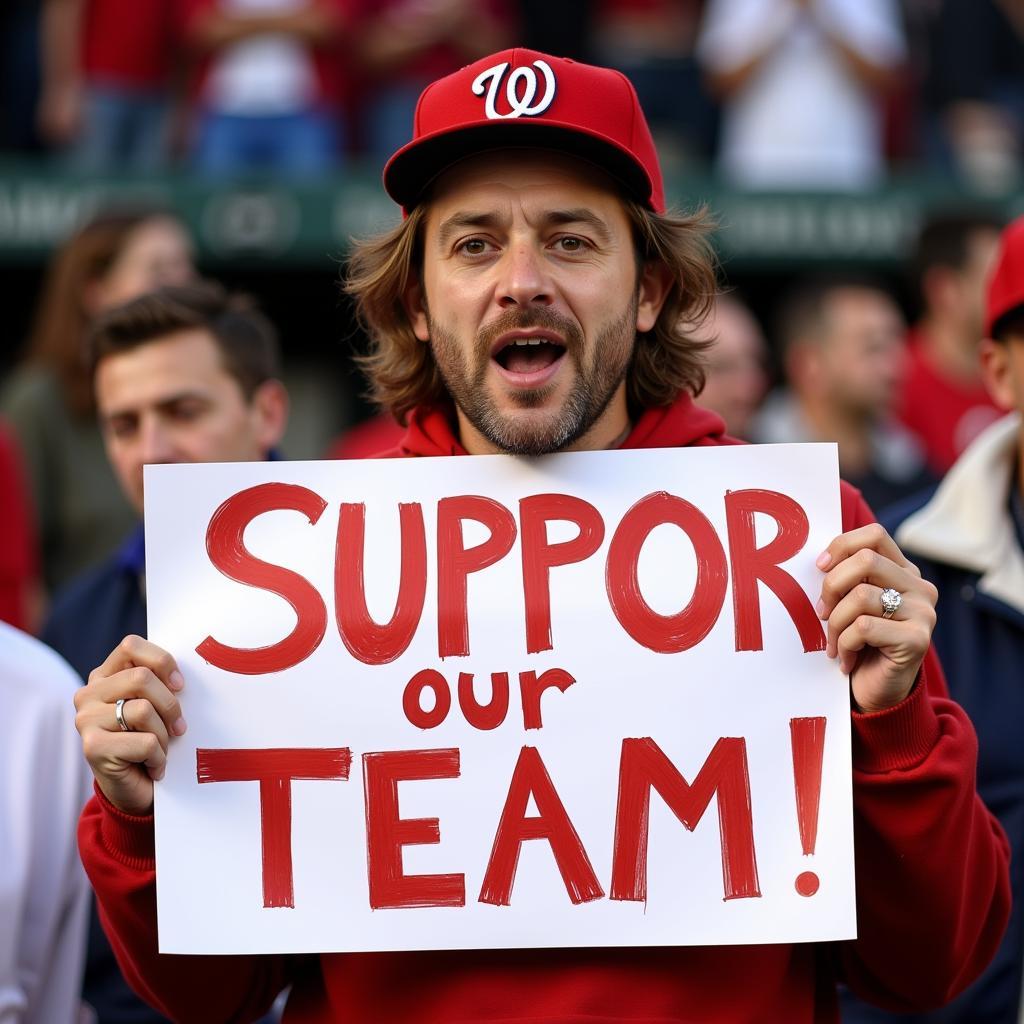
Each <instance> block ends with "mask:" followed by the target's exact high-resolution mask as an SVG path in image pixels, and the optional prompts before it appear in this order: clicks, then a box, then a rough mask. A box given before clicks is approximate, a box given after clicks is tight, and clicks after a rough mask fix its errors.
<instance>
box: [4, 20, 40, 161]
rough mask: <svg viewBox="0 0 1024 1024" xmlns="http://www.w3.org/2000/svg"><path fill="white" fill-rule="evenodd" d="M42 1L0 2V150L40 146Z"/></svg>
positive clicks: (36, 149) (25, 150)
mask: <svg viewBox="0 0 1024 1024" xmlns="http://www.w3.org/2000/svg"><path fill="white" fill-rule="evenodd" d="M41 8H42V0H6V2H5V3H3V4H2V5H0V151H2V152H4V153H11V152H14V153H22V154H24V153H37V152H39V150H40V148H41V140H40V138H39V126H38V123H37V121H38V118H37V117H36V107H37V106H38V102H39V86H40V73H41V69H40V62H39V15H40V10H41Z"/></svg>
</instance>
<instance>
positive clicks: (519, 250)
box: [498, 240, 553, 309]
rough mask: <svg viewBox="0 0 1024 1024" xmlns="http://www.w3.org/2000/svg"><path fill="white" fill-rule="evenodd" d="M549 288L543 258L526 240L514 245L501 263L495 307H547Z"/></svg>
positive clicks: (549, 296)
mask: <svg viewBox="0 0 1024 1024" xmlns="http://www.w3.org/2000/svg"><path fill="white" fill-rule="evenodd" d="M552 301H553V289H552V283H551V280H550V277H549V275H548V269H547V267H546V265H545V262H544V256H543V254H542V253H540V252H538V250H537V247H536V246H535V245H533V244H531V243H530V242H528V241H526V240H522V241H517V242H514V243H513V244H512V245H511V246H510V247H509V248H508V250H507V251H506V253H505V256H504V258H503V259H502V261H501V277H500V280H499V282H498V305H499V306H501V308H502V309H511V308H514V307H516V306H534V305H536V306H550V305H551V303H552Z"/></svg>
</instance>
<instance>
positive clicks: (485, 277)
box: [406, 150, 664, 455]
mask: <svg viewBox="0 0 1024 1024" xmlns="http://www.w3.org/2000/svg"><path fill="white" fill-rule="evenodd" d="M423 231H424V236H423V272H422V281H421V282H419V283H417V285H415V286H414V287H412V288H410V291H409V293H408V295H407V303H406V304H407V309H408V311H409V315H410V319H411V321H412V324H413V328H414V330H415V332H416V335H417V337H418V338H419V339H420V340H421V341H423V342H426V343H429V344H430V345H431V348H432V350H433V353H434V358H435V360H436V362H437V365H438V368H439V369H440V371H441V375H442V377H443V378H444V381H445V384H446V386H447V388H448V390H449V392H450V393H451V395H452V397H453V398H454V400H455V404H456V406H457V410H458V416H459V429H460V435H461V438H462V441H463V444H464V445H465V446H466V448H467V450H469V451H470V452H473V453H481V452H495V451H504V452H513V453H517V454H528V455H538V454H543V453H546V452H553V451H560V450H566V449H584V448H604V447H608V446H610V445H612V444H614V443H615V441H616V440H617V439H618V438H619V436H620V435H621V434H623V433H625V431H626V430H627V429H628V427H629V419H628V413H627V408H626V388H625V374H626V370H627V368H628V366H629V362H630V358H631V356H632V353H633V347H634V345H635V342H636V333H637V331H638V330H639V331H648V330H650V329H651V328H652V327H653V326H654V323H655V321H656V319H657V315H658V312H659V311H660V309H661V304H662V301H663V299H664V285H663V283H662V282H663V274H662V273H661V272H660V271H659V270H656V269H654V268H638V265H637V259H636V254H635V250H634V244H633V235H632V229H631V226H630V222H629V219H628V216H627V214H626V210H625V207H624V206H623V204H622V202H621V200H620V199H619V197H618V195H617V193H616V192H615V190H614V188H613V186H612V185H611V182H610V181H608V180H607V179H605V178H604V176H603V174H602V173H601V172H600V171H598V170H597V169H595V168H594V167H592V166H590V165H586V164H582V163H580V162H578V161H576V160H573V159H571V158H569V157H565V156H561V155H558V154H554V153H549V152H543V151H515V150H508V151H503V152H498V153H488V154H485V155H483V156H480V157H476V158H473V159H471V160H467V161H464V162H462V163H460V164H459V165H457V166H456V167H455V168H453V169H451V170H449V171H447V172H446V173H445V174H444V175H442V177H441V178H440V179H439V180H438V183H437V186H436V187H435V189H434V192H433V196H432V198H431V200H430V206H429V208H428V211H427V216H426V219H425V224H424V229H423Z"/></svg>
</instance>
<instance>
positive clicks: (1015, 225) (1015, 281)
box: [985, 217, 1024, 338]
mask: <svg viewBox="0 0 1024 1024" xmlns="http://www.w3.org/2000/svg"><path fill="white" fill-rule="evenodd" d="M1018 306H1024V217H1018V218H1017V219H1016V220H1015V221H1013V222H1012V223H1010V224H1009V225H1008V226H1007V227H1006V228H1005V230H1004V231H1003V234H1002V237H1001V238H1000V239H999V256H998V257H997V258H996V265H995V269H994V270H993V271H992V276H991V277H990V278H989V281H988V299H987V302H986V304H985V337H987V338H991V337H992V336H993V334H992V331H993V329H994V328H995V326H996V324H997V323H998V322H999V321H1000V320H1001V319H1002V318H1003V317H1004V316H1006V314H1007V313H1011V312H1013V310H1015V309H1016V308H1017V307H1018Z"/></svg>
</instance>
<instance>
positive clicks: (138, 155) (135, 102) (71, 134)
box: [38, 0, 180, 173]
mask: <svg viewBox="0 0 1024 1024" xmlns="http://www.w3.org/2000/svg"><path fill="white" fill-rule="evenodd" d="M179 2H180V0H43V8H42V54H43V60H42V65H43V81H42V90H41V93H40V100H39V115H38V117H39V129H40V134H41V135H42V136H43V138H44V139H45V140H46V141H48V142H49V143H50V144H51V145H52V146H54V147H58V148H62V149H66V150H67V153H68V156H69V158H70V161H71V164H72V166H73V168H74V169H75V170H76V171H80V172H85V173H100V172H110V171H115V170H116V171H118V172H121V171H141V170H145V171H152V170H158V169H160V168H161V167H163V166H164V165H165V164H166V162H167V159H168V153H169V141H170V115H171V91H172V78H173V76H174V72H175V69H176V64H177V60H178V57H179V47H178V36H177V31H176V29H177V20H176V18H175V6H176V4H177V3H179Z"/></svg>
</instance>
